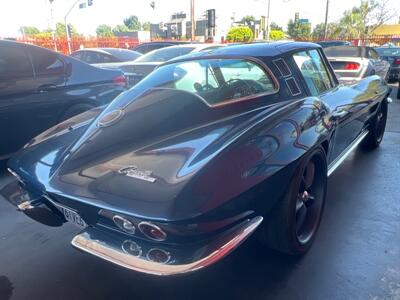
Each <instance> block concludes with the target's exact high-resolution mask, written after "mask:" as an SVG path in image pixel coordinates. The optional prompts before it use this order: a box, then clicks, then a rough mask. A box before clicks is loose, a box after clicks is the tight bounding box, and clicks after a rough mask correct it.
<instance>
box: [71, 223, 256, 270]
mask: <svg viewBox="0 0 400 300" xmlns="http://www.w3.org/2000/svg"><path fill="white" fill-rule="evenodd" d="M262 220H263V218H262V217H260V216H257V217H254V218H252V219H246V220H245V221H243V222H241V223H240V224H238V225H236V226H234V227H233V228H231V229H230V230H229V231H227V232H224V233H223V234H222V235H220V236H218V237H217V238H215V239H214V240H213V241H211V242H208V243H206V244H205V245H204V244H203V245H198V246H195V247H193V246H187V247H185V246H183V247H185V249H182V246H179V247H178V246H176V247H175V248H168V247H167V246H165V247H164V244H162V243H154V242H153V243H151V244H149V243H148V242H145V241H143V240H139V239H132V238H130V239H125V240H124V239H123V238H121V237H120V235H117V234H113V233H108V232H102V231H100V230H98V229H94V228H87V229H85V230H84V231H83V232H81V233H80V234H78V235H77V236H75V237H74V238H73V240H72V241H71V244H72V245H73V246H74V247H76V248H77V249H80V250H82V251H85V252H87V253H90V254H92V255H95V256H97V257H100V258H102V259H104V260H107V261H109V262H112V263H114V264H117V265H119V266H122V267H125V268H128V269H131V270H134V271H138V272H142V273H147V274H153V275H160V276H167V275H175V274H182V273H187V272H192V271H196V270H199V269H202V268H204V267H207V266H209V265H211V264H213V263H215V262H217V261H219V260H220V259H222V258H223V257H225V256H226V255H228V254H229V253H230V252H232V250H233V249H235V248H236V247H237V246H239V244H241V243H242V242H243V241H244V240H245V239H246V238H247V237H249V236H250V234H251V233H253V232H254V231H255V230H256V228H257V227H258V226H259V225H260V224H261V222H262ZM155 249H158V250H160V251H163V252H164V253H166V255H168V260H167V261H166V262H164V263H160V262H156V261H152V260H151V259H150V258H149V253H150V251H152V250H155ZM129 252H130V253H129Z"/></svg>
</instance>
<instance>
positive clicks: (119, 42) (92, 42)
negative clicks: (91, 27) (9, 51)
mask: <svg viewBox="0 0 400 300" xmlns="http://www.w3.org/2000/svg"><path fill="white" fill-rule="evenodd" d="M18 41H19V42H22V43H29V44H34V45H37V46H41V47H44V48H48V49H52V50H56V51H59V52H62V53H64V54H68V42H67V39H66V38H55V39H54V40H53V39H52V38H51V37H49V38H47V37H44V38H41V37H40V38H37V37H27V38H25V39H19V40H18ZM138 44H139V41H138V40H137V39H134V38H128V37H108V38H102V37H90V38H87V37H73V38H72V39H71V50H72V51H75V50H78V49H81V48H106V47H110V48H126V49H128V48H132V47H134V46H136V45H138Z"/></svg>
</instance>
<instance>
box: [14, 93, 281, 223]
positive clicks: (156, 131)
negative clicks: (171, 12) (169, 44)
mask: <svg viewBox="0 0 400 300" xmlns="http://www.w3.org/2000/svg"><path fill="white" fill-rule="evenodd" d="M258 101H265V99H260V100H254V101H243V102H240V103H235V104H234V105H226V106H221V107H210V106H209V105H207V103H205V102H204V100H203V99H201V98H199V97H198V96H197V95H195V94H192V93H188V92H184V91H177V90H172V89H153V90H147V91H140V90H138V89H131V90H130V91H128V92H125V93H123V94H121V95H120V96H119V97H117V98H116V99H115V100H114V101H113V102H112V103H111V104H110V105H109V106H108V107H107V108H106V109H105V110H104V111H103V112H102V113H101V114H99V115H98V116H97V117H96V118H95V119H90V117H89V118H88V120H91V121H89V122H88V121H87V120H86V121H83V122H81V124H82V123H83V124H84V125H81V126H77V125H75V126H76V127H77V128H74V126H72V127H71V128H72V129H71V130H67V132H64V133H63V134H57V133H56V134H53V135H52V136H51V137H48V138H47V139H39V140H37V142H36V143H33V144H32V145H28V146H27V147H26V148H25V149H23V150H21V151H20V152H19V153H18V154H17V155H16V156H15V157H13V158H12V160H11V161H10V164H9V165H10V167H11V169H12V170H13V171H14V172H16V173H17V174H18V175H19V176H20V177H21V178H22V180H23V181H25V182H29V183H30V184H33V185H35V186H36V188H37V189H40V190H41V191H42V192H46V193H48V194H53V195H56V196H60V197H67V198H70V199H77V200H79V201H83V202H85V203H92V204H93V205H96V206H97V207H102V208H107V209H112V210H116V211H124V212H127V213H129V214H131V215H137V216H146V218H151V219H162V220H166V219H168V220H171V219H174V220H180V219H184V218H188V217H193V216H195V215H197V214H200V213H201V212H202V211H204V210H205V209H206V210H208V209H211V208H212V207H215V205H213V204H207V203H206V202H207V201H211V199H212V195H210V194H207V191H208V189H206V188H204V187H202V184H205V183H206V182H207V179H206V180H204V179H203V180H200V181H198V180H197V181H196V182H197V183H196V184H195V183H194V182H195V180H194V179H195V178H196V177H199V176H201V174H203V173H204V172H203V170H205V169H206V167H207V166H208V165H209V164H210V162H211V161H213V160H216V158H217V157H218V156H219V154H220V153H221V152H223V151H224V150H225V149H227V148H228V147H229V146H230V145H231V144H232V143H234V142H235V141H236V140H237V139H239V138H240V136H241V135H243V134H244V133H245V132H247V131H248V130H249V129H250V128H252V127H253V126H255V124H257V120H261V119H264V118H266V117H268V116H269V115H270V114H271V113H273V112H274V111H275V110H276V108H277V107H281V106H282V105H284V104H282V103H275V104H271V105H268V106H260V105H259V102H258ZM253 105H254V106H255V107H252V106H253ZM85 122H86V123H85ZM226 163H227V162H226V161H224V160H222V161H220V162H219V163H218V162H214V164H213V169H214V170H216V168H217V169H218V168H226ZM203 177H204V176H203ZM199 182H200V183H199ZM210 184H213V185H214V183H210Z"/></svg>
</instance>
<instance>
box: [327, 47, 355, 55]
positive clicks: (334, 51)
mask: <svg viewBox="0 0 400 300" xmlns="http://www.w3.org/2000/svg"><path fill="white" fill-rule="evenodd" d="M324 52H325V55H326V56H328V57H361V48H359V47H349V46H338V47H328V48H325V49H324Z"/></svg>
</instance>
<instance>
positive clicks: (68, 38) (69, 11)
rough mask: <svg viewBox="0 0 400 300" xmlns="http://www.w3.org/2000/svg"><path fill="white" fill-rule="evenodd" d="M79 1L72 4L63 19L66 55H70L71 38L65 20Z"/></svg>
mask: <svg viewBox="0 0 400 300" xmlns="http://www.w3.org/2000/svg"><path fill="white" fill-rule="evenodd" d="M79 1H80V0H76V1H75V2H74V4H72V6H71V8H70V9H69V10H68V12H67V14H66V15H65V17H64V25H65V31H66V33H67V43H68V54H71V52H72V49H71V36H70V34H69V30H68V23H67V18H68V15H69V14H70V13H71V11H72V10H73V9H74V7H75V5H76V4H77V3H78V2H79Z"/></svg>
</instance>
